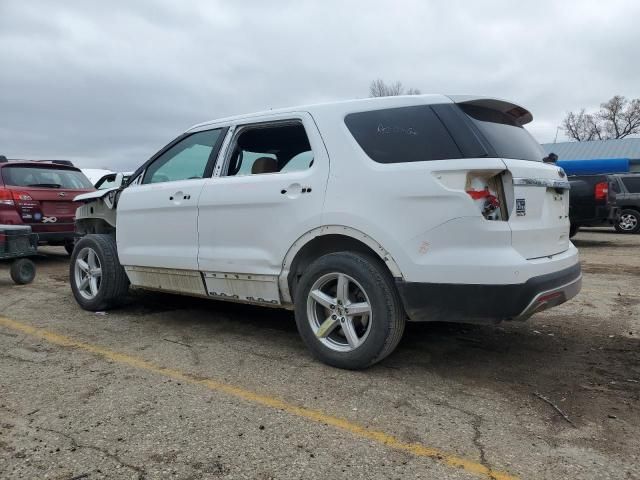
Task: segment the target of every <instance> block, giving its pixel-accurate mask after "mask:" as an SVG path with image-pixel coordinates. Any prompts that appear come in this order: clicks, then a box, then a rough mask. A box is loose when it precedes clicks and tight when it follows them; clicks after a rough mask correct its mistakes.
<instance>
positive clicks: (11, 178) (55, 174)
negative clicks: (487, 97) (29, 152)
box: [0, 156, 95, 254]
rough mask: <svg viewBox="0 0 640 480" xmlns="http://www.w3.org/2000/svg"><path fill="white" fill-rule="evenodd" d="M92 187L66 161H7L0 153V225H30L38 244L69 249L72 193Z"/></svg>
mask: <svg viewBox="0 0 640 480" xmlns="http://www.w3.org/2000/svg"><path fill="white" fill-rule="evenodd" d="M94 190H95V188H93V185H92V184H91V182H90V181H89V179H87V177H85V176H84V174H83V173H82V172H81V171H80V169H78V168H76V167H74V166H73V164H71V162H66V161H55V160H53V161H46V162H38V161H29V160H11V161H10V160H7V159H6V157H4V156H0V224H4V225H30V226H31V229H32V230H33V232H34V233H37V234H38V238H39V242H40V244H48V245H64V247H65V249H66V250H67V252H68V253H69V254H71V251H72V250H73V242H74V230H75V228H74V221H75V215H76V208H78V206H79V204H77V203H76V202H74V201H73V199H74V198H75V197H76V195H79V194H81V193H86V192H92V191H94Z"/></svg>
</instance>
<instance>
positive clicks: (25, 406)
mask: <svg viewBox="0 0 640 480" xmlns="http://www.w3.org/2000/svg"><path fill="white" fill-rule="evenodd" d="M575 244H576V246H577V247H578V248H579V249H580V254H581V259H582V264H583V272H584V283H583V291H582V293H581V294H580V295H579V296H578V297H577V298H576V299H574V300H572V301H571V302H569V303H566V304H564V305H562V306H560V307H557V308H555V309H553V310H551V311H549V312H545V313H542V314H539V315H537V316H536V317H534V318H533V319H531V320H530V321H529V322H527V323H524V324H511V323H503V324H501V325H495V326H493V325H492V326H473V325H455V324H409V325H408V328H407V332H406V334H405V338H404V339H403V341H402V343H401V344H400V347H399V348H398V350H397V351H396V353H395V354H393V355H392V356H391V357H389V358H388V359H387V360H385V361H383V362H382V363H381V364H379V365H376V366H374V367H373V368H371V369H369V370H366V371H362V372H349V371H342V370H337V369H333V368H330V367H328V366H325V365H323V364H320V363H318V362H316V361H314V360H313V359H311V358H310V357H309V355H308V353H307V350H306V349H305V347H304V345H303V344H302V341H301V340H300V339H299V338H298V335H297V332H296V329H295V323H294V320H293V316H292V314H291V313H289V312H286V311H280V310H271V309H260V308H253V307H247V306H241V305H232V304H225V303H219V302H210V301H206V300H200V299H193V298H181V297H175V296H172V295H161V294H143V293H136V294H134V295H133V296H132V300H131V302H130V303H129V304H128V305H127V306H126V307H124V308H122V309H119V310H116V311H111V312H108V314H106V315H97V314H93V313H89V312H85V311H82V310H80V309H79V307H78V306H77V305H76V303H75V301H74V300H73V297H72V295H71V292H70V289H69V285H68V281H67V277H68V273H67V272H68V257H66V256H65V255H64V254H63V250H62V249H55V248H45V249H43V250H42V251H43V253H45V254H46V255H45V256H43V257H41V258H39V259H37V265H38V276H37V278H36V281H35V282H34V283H33V284H31V285H27V286H23V287H17V286H14V285H13V284H12V283H11V281H10V279H9V276H8V265H6V264H3V265H2V266H1V267H0V478H16V479H18V478H21V479H22V478H55V479H71V478H87V479H90V480H91V479H98V478H140V479H142V478H147V479H148V478H180V479H197V478H223V477H224V478H251V479H254V478H255V479H270V478H278V479H283V478H305V479H306V478H367V479H368V478H438V479H439V478H492V477H493V478H598V479H600V478H640V467H639V465H640V235H633V236H631V235H619V234H614V233H611V232H608V231H606V230H591V231H581V232H580V233H579V234H578V235H577V237H576V238H575ZM34 327H35V328H34ZM535 394H539V395H540V396H543V397H545V398H546V399H548V400H549V402H550V403H547V402H545V401H544V400H543V399H541V398H540V397H539V396H536V395H535ZM552 404H553V405H552ZM554 405H555V407H557V408H558V409H559V410H561V411H562V412H563V413H564V414H566V416H567V418H566V419H565V418H563V416H562V415H561V414H560V413H559V412H558V411H557V410H556V409H555V408H554Z"/></svg>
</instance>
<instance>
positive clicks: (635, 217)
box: [614, 208, 640, 233]
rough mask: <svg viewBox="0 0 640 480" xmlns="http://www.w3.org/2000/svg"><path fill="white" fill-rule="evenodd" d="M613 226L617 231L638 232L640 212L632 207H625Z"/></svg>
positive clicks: (639, 230) (639, 228)
mask: <svg viewBox="0 0 640 480" xmlns="http://www.w3.org/2000/svg"><path fill="white" fill-rule="evenodd" d="M614 226H615V229H616V231H617V232H619V233H638V232H640V212H638V211H637V210H633V209H632V208H625V209H624V210H622V212H620V220H618V222H617V223H616V224H615V225H614Z"/></svg>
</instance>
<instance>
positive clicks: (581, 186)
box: [569, 175, 620, 237]
mask: <svg viewBox="0 0 640 480" xmlns="http://www.w3.org/2000/svg"><path fill="white" fill-rule="evenodd" d="M614 181H615V179H614V178H612V176H611V175H572V176H569V183H570V184H571V190H570V193H569V220H570V221H571V230H570V236H571V237H573V236H574V235H575V234H576V233H578V230H579V229H580V227H599V226H605V225H606V226H613V225H616V224H617V223H618V221H619V217H620V209H619V208H618V207H617V206H616V205H615V198H616V187H615V186H614V184H613V182H614Z"/></svg>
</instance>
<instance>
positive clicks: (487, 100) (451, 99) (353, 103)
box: [188, 94, 533, 131]
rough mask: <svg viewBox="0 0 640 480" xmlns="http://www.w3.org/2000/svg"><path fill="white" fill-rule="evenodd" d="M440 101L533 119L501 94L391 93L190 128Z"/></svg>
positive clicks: (206, 123)
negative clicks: (515, 113) (496, 95)
mask: <svg viewBox="0 0 640 480" xmlns="http://www.w3.org/2000/svg"><path fill="white" fill-rule="evenodd" d="M438 103H473V104H478V105H485V106H490V107H491V108H496V109H499V110H503V111H505V112H507V111H510V112H512V113H513V112H515V111H516V110H514V109H519V110H518V111H517V115H518V116H520V117H521V119H522V124H524V123H528V122H530V121H531V120H532V118H533V117H532V116H531V114H530V113H529V112H528V111H527V110H526V109H524V108H522V107H520V106H519V105H516V104H514V103H511V102H509V101H508V100H503V99H500V98H492V97H486V96H481V95H440V94H428V95H397V96H391V97H376V98H363V99H357V100H342V101H335V102H327V103H317V104H311V105H298V106H295V107H286V108H278V109H273V110H265V111H261V112H254V113H248V114H244V115H235V116H232V117H225V118H218V119H214V120H210V121H208V122H203V123H199V124H197V125H194V126H193V127H191V128H190V129H189V130H188V131H191V130H195V129H198V128H201V127H205V126H211V125H214V124H218V123H222V124H226V123H233V122H237V121H239V120H246V119H251V118H253V117H261V116H265V115H278V114H283V113H284V114H286V113H294V112H309V113H313V112H318V111H321V110H322V111H332V112H336V113H341V114H348V113H352V112H358V111H366V110H375V109H380V108H395V107H406V106H413V105H420V104H423V105H434V104H438Z"/></svg>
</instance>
